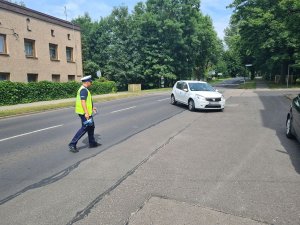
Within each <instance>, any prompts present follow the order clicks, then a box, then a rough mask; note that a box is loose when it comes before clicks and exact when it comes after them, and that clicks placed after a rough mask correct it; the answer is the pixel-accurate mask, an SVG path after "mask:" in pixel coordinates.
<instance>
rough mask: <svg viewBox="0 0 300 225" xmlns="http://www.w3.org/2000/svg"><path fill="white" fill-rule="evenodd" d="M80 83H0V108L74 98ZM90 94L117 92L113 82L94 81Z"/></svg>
mask: <svg viewBox="0 0 300 225" xmlns="http://www.w3.org/2000/svg"><path fill="white" fill-rule="evenodd" d="M80 86H81V83H77V82H75V81H72V82H66V83H56V82H50V81H41V82H30V83H20V82H11V81H1V82H0V93H1V95H0V106H3V105H15V104H20V103H30V102H38V101H48V100H55V99H63V98H74V97H76V94H77V91H78V89H79V87H80ZM90 91H91V94H93V95H98V94H108V93H112V92H116V91H117V87H116V83H115V82H113V81H106V82H98V81H94V82H93V85H92V86H91V88H90Z"/></svg>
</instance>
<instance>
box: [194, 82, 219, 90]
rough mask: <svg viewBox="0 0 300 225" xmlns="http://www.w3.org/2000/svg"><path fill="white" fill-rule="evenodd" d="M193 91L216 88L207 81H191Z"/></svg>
mask: <svg viewBox="0 0 300 225" xmlns="http://www.w3.org/2000/svg"><path fill="white" fill-rule="evenodd" d="M189 87H190V90H191V91H215V89H214V88H213V87H212V86H210V85H209V84H207V83H189Z"/></svg>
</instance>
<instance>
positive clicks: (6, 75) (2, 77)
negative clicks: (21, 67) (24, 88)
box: [0, 73, 9, 81]
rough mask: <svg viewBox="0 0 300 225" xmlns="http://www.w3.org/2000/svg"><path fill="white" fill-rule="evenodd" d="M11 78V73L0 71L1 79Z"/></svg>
mask: <svg viewBox="0 0 300 225" xmlns="http://www.w3.org/2000/svg"><path fill="white" fill-rule="evenodd" d="M4 80H9V73H0V81H4Z"/></svg>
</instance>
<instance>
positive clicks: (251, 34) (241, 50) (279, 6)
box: [225, 0, 300, 83]
mask: <svg viewBox="0 0 300 225" xmlns="http://www.w3.org/2000/svg"><path fill="white" fill-rule="evenodd" d="M230 7H231V8H232V9H233V10H234V12H233V14H232V16H231V22H230V26H229V28H227V30H226V36H225V41H226V44H227V46H228V50H227V51H226V52H225V58H227V59H228V60H227V63H228V64H227V67H228V68H229V69H230V71H231V72H230V73H231V74H239V75H243V74H249V73H251V77H252V78H254V76H255V75H259V76H263V77H264V78H265V79H267V80H269V81H273V82H274V81H275V77H276V79H277V81H278V80H279V82H280V83H285V78H286V76H287V75H288V74H289V75H293V76H294V79H297V75H299V74H300V1H299V0H274V1H269V0H253V1H248V0H234V1H232V4H231V5H230Z"/></svg>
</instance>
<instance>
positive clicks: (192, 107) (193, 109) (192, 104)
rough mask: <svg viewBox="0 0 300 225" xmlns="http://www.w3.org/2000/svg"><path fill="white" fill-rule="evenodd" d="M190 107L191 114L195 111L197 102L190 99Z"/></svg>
mask: <svg viewBox="0 0 300 225" xmlns="http://www.w3.org/2000/svg"><path fill="white" fill-rule="evenodd" d="M188 107H189V110H190V111H191V112H193V111H195V102H194V100H193V99H190V100H189V102H188Z"/></svg>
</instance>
